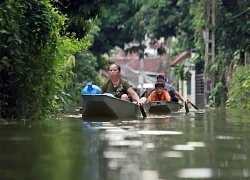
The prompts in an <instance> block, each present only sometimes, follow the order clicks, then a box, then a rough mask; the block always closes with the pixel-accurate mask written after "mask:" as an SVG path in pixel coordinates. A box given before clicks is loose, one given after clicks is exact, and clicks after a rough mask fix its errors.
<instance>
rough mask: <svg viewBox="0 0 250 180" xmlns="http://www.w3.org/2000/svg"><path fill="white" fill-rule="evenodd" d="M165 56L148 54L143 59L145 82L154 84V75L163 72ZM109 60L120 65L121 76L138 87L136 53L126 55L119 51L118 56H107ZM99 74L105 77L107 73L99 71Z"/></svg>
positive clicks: (138, 66) (138, 64)
mask: <svg viewBox="0 0 250 180" xmlns="http://www.w3.org/2000/svg"><path fill="white" fill-rule="evenodd" d="M164 59H165V56H154V57H152V56H148V57H146V58H145V59H144V72H145V80H144V82H145V83H149V84H154V83H155V77H150V75H152V76H154V75H155V74H158V73H162V74H164V73H165V68H166V65H165V62H164ZM109 61H112V62H114V63H116V64H119V65H120V66H121V77H123V78H124V79H126V80H128V81H129V83H130V84H131V85H132V86H133V87H134V88H137V87H138V85H139V84H138V81H139V73H140V60H139V56H138V55H137V54H131V55H128V56H125V55H123V54H122V53H120V55H118V56H113V57H110V58H109ZM101 75H102V76H104V77H105V78H107V77H108V76H107V75H108V73H107V72H106V73H105V71H103V70H102V71H101Z"/></svg>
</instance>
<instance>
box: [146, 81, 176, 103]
mask: <svg viewBox="0 0 250 180" xmlns="http://www.w3.org/2000/svg"><path fill="white" fill-rule="evenodd" d="M164 87H165V84H164V83H162V82H156V83H155V90H154V91H153V92H152V93H151V94H150V95H149V96H148V98H147V102H151V101H170V100H171V98H170V96H169V93H168V92H167V91H166V90H165V89H164Z"/></svg>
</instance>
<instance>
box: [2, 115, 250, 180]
mask: <svg viewBox="0 0 250 180" xmlns="http://www.w3.org/2000/svg"><path fill="white" fill-rule="evenodd" d="M100 121H101V119H96V120H91V121H89V120H88V119H85V120H84V121H83V120H82V119H81V118H80V117H78V118H77V117H65V118H56V119H54V120H47V121H42V122H41V121H37V122H28V123H19V124H1V125H0V179H1V180H3V179H19V180H21V179H23V180H24V179H25V180H26V179H43V180H44V179H46V180H48V179H53V180H64V179H65V180H67V179H74V180H80V179H81V180H173V179H225V180H228V179H237V180H238V179H249V178H250V158H249V157H248V155H249V151H250V112H249V111H243V110H208V111H206V112H198V111H192V112H190V113H189V114H185V113H176V114H171V115H169V116H163V117H159V116H150V117H147V118H146V119H144V120H143V119H129V120H127V119H123V120H110V121H108V120H106V121H105V122H100Z"/></svg>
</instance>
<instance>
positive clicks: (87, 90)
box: [81, 82, 101, 94]
mask: <svg viewBox="0 0 250 180" xmlns="http://www.w3.org/2000/svg"><path fill="white" fill-rule="evenodd" d="M81 94H101V89H100V88H99V87H98V86H96V85H93V84H92V82H88V84H87V86H85V87H84V88H83V89H82V92H81Z"/></svg>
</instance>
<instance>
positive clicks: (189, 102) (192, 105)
mask: <svg viewBox="0 0 250 180" xmlns="http://www.w3.org/2000/svg"><path fill="white" fill-rule="evenodd" d="M187 101H188V103H190V104H191V105H192V106H193V107H194V108H195V109H196V110H198V111H199V108H198V107H197V106H196V105H194V104H193V103H192V102H191V101H189V100H187Z"/></svg>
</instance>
